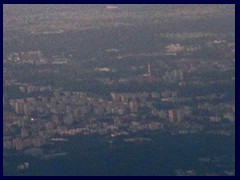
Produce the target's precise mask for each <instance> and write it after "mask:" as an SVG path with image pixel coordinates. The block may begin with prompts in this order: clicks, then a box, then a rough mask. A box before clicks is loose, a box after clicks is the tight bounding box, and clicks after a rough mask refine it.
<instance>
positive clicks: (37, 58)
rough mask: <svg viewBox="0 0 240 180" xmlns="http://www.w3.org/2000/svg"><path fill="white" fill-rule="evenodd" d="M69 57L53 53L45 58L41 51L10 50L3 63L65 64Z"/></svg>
mask: <svg viewBox="0 0 240 180" xmlns="http://www.w3.org/2000/svg"><path fill="white" fill-rule="evenodd" d="M68 62H69V58H67V57H65V56H64V55H55V56H52V57H51V58H46V57H45V56H44V55H43V54H42V52H41V51H39V50H37V51H26V52H25V51H21V52H12V53H10V54H9V55H8V56H7V57H6V58H5V59H4V63H16V64H35V65H40V64H48V63H51V64H67V63H68Z"/></svg>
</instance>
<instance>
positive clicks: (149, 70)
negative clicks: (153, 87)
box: [148, 63, 151, 77]
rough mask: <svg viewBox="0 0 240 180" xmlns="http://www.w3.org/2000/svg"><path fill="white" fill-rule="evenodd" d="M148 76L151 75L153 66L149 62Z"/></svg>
mask: <svg viewBox="0 0 240 180" xmlns="http://www.w3.org/2000/svg"><path fill="white" fill-rule="evenodd" d="M148 77H151V66H150V64H149V63H148Z"/></svg>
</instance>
